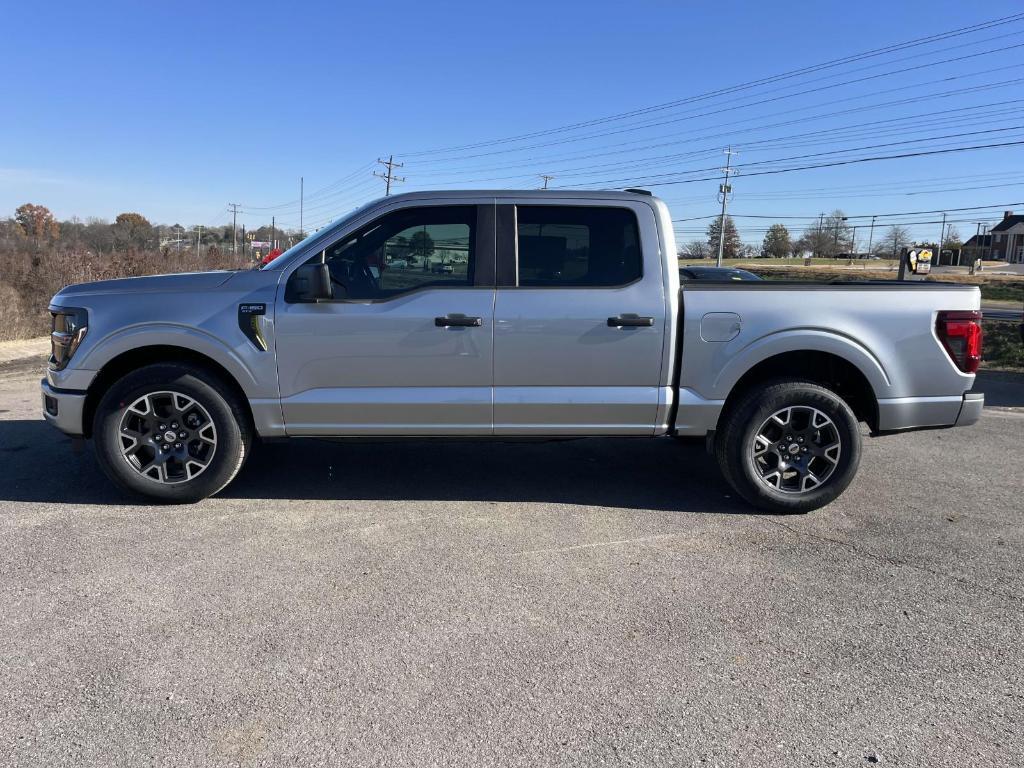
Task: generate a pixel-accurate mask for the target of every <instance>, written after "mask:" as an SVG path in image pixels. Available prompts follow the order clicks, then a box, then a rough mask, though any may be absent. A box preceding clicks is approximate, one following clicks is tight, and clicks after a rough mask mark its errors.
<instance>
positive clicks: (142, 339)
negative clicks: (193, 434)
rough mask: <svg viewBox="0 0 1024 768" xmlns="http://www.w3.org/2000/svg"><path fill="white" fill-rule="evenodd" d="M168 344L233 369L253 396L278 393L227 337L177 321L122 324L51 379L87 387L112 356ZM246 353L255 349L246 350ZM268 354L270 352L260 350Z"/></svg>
mask: <svg viewBox="0 0 1024 768" xmlns="http://www.w3.org/2000/svg"><path fill="white" fill-rule="evenodd" d="M156 346H168V347H178V348H182V349H187V350H189V351H192V352H196V353H199V354H201V355H203V356H205V357H208V358H210V359H211V360H213V361H215V362H216V363H218V364H219V365H221V366H222V367H223V368H224V369H225V370H226V371H227V372H228V373H230V374H231V375H232V376H233V377H234V379H235V381H236V382H238V385H239V386H240V387H241V388H242V390H243V391H244V392H245V394H246V396H247V397H249V398H250V399H252V398H260V397H276V391H274V390H273V389H269V390H268V391H267V392H264V390H265V389H268V388H267V386H266V384H264V383H262V382H261V381H260V378H259V376H258V375H257V374H256V372H255V371H254V370H253V366H252V365H251V364H250V362H249V361H247V360H246V359H245V358H244V357H243V356H242V354H240V350H238V349H235V348H232V347H231V346H229V345H228V344H225V343H224V341H222V340H221V339H219V338H218V337H216V336H214V335H213V334H211V333H208V332H206V331H204V330H202V329H201V328H195V327H192V326H186V325H179V324H175V323H167V322H159V323H140V324H138V325H134V326H129V327H126V328H120V329H118V330H116V331H113V332H111V333H109V334H107V335H106V336H104V337H102V338H100V339H98V340H96V341H95V342H93V343H92V344H91V345H89V346H88V348H86V349H82V350H79V352H80V354H81V357H80V358H79V357H78V356H77V355H76V356H75V358H74V359H73V364H74V367H73V368H69V369H66V370H65V371H58V372H52V371H51V372H50V374H51V375H50V376H49V378H50V383H51V384H52V385H53V386H55V387H61V388H65V389H78V390H82V389H86V388H88V386H89V384H90V383H91V381H92V379H93V378H95V376H96V375H97V374H98V373H99V371H100V370H102V369H103V367H104V366H105V365H107V364H108V363H109V362H110V361H111V360H113V359H114V358H116V357H119V356H120V355H122V354H124V353H125V352H130V351H132V350H136V349H140V348H144V347H156ZM241 351H244V352H245V353H246V354H247V355H250V356H251V354H252V353H250V352H248V350H245V349H244V347H243V350H241ZM259 354H261V355H268V353H266V352H263V353H259Z"/></svg>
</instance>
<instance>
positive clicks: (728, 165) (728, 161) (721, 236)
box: [715, 146, 738, 267]
mask: <svg viewBox="0 0 1024 768" xmlns="http://www.w3.org/2000/svg"><path fill="white" fill-rule="evenodd" d="M735 154H738V153H736V152H733V149H732V147H731V146H730V147H727V148H726V150H725V168H723V169H722V172H723V173H724V174H725V175H724V176H723V179H722V183H721V184H719V185H718V199H719V200H720V201H721V203H722V215H721V216H720V217H719V219H718V259H717V260H716V261H715V264H716V266H719V267H720V266H722V252H723V251H724V250H725V210H726V208H727V207H728V203H729V195H730V194H731V193H732V185H730V184H729V174H730V173H735V171H734V170H733V168H732V156H733V155H735Z"/></svg>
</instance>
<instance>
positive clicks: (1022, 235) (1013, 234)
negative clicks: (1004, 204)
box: [972, 211, 1024, 264]
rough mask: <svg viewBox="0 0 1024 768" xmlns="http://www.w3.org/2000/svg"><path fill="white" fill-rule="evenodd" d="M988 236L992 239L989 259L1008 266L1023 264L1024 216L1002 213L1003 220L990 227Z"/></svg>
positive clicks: (1007, 212)
mask: <svg viewBox="0 0 1024 768" xmlns="http://www.w3.org/2000/svg"><path fill="white" fill-rule="evenodd" d="M989 236H990V237H991V238H992V241H991V247H992V251H991V252H992V255H991V256H989V258H991V259H1001V260H1003V261H1006V262H1008V263H1010V264H1022V263H1024V216H1022V215H1021V214H1017V215H1016V216H1015V215H1014V213H1013V211H1004V212H1003V220H1002V221H1000V222H999V223H998V224H996V225H995V226H994V227H992V229H991V230H990V231H989ZM972 239H973V238H972Z"/></svg>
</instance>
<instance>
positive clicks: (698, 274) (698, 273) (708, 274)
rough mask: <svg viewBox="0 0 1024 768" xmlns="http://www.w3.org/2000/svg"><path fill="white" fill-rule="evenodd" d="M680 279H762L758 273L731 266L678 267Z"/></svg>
mask: <svg viewBox="0 0 1024 768" xmlns="http://www.w3.org/2000/svg"><path fill="white" fill-rule="evenodd" d="M679 279H680V280H762V279H764V278H762V277H761V276H760V275H755V274H754V273H753V272H748V271H747V270H745V269H735V268H733V267H694V266H687V267H680V268H679Z"/></svg>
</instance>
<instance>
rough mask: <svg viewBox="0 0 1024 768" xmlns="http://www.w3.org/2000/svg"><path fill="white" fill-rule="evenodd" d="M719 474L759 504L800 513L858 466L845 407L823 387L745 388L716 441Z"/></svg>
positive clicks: (836, 491)
mask: <svg viewBox="0 0 1024 768" xmlns="http://www.w3.org/2000/svg"><path fill="white" fill-rule="evenodd" d="M715 453H716V457H717V459H718V464H719V466H720V467H721V470H722V474H723V475H725V478H726V480H728V482H729V484H730V485H731V486H732V487H733V488H734V489H735V491H736V492H737V493H738V494H739V495H740V496H742V497H743V498H744V499H745V500H746V501H748V502H749V503H751V504H753V505H754V506H756V507H759V508H760V509H764V510H768V511H771V512H780V513H784V514H785V513H800V512H809V511H810V510H812V509H818V508H819V507H823V506H825V505H826V504H828V503H830V502H832V501H833V500H835V499H836V498H837V497H838V496H839V495H840V494H841V493H842V492H843V491H844V490H845V489H846V486H848V485H849V484H850V482H851V481H852V480H853V477H854V475H856V473H857V467H858V466H859V464H860V453H861V438H860V431H859V430H858V427H857V418H856V417H855V416H854V414H853V411H852V410H851V409H850V406H849V405H847V404H846V402H844V401H843V400H842V399H841V398H840V397H839V396H838V395H836V394H835V393H834V392H832V391H831V390H829V389H826V388H824V387H822V386H819V385H817V384H812V383H810V382H804V381H775V382H770V383H769V384H766V385H765V386H764V387H758V388H755V389H753V390H751V391H750V392H748V393H746V394H745V395H744V396H743V397H742V398H741V399H740V401H739V402H738V403H736V404H735V406H734V407H731V408H730V410H729V411H728V412H727V413H726V414H725V417H724V423H723V425H722V428H721V429H720V430H719V432H718V434H717V436H716V439H715Z"/></svg>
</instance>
